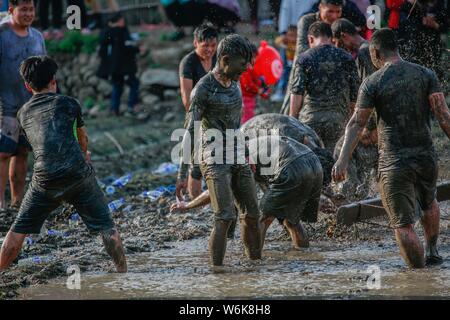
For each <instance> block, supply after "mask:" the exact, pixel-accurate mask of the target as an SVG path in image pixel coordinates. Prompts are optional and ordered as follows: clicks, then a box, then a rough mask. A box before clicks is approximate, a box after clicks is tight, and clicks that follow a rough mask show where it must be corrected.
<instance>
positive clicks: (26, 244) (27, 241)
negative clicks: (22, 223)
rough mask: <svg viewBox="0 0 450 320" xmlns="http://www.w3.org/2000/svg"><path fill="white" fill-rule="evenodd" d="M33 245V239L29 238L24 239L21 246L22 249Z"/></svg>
mask: <svg viewBox="0 0 450 320" xmlns="http://www.w3.org/2000/svg"><path fill="white" fill-rule="evenodd" d="M33 244H34V240H33V238H31V237H25V240H24V241H23V244H22V248H25V247H30V246H32V245H33Z"/></svg>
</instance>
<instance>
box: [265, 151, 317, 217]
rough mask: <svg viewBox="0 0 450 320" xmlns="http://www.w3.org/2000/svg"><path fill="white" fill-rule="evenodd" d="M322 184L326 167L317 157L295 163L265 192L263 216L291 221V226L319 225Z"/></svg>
mask: <svg viewBox="0 0 450 320" xmlns="http://www.w3.org/2000/svg"><path fill="white" fill-rule="evenodd" d="M322 182H323V171H322V166H321V164H320V161H319V159H318V158H317V157H316V156H315V155H314V154H311V155H306V156H303V157H300V158H298V159H296V160H294V161H293V162H292V163H290V164H289V166H288V167H286V168H285V169H284V170H283V171H282V172H281V173H280V175H279V177H278V179H276V181H273V183H271V184H270V185H269V188H268V190H267V191H266V192H265V193H264V196H263V198H262V199H261V202H260V209H261V212H262V215H263V217H267V216H271V217H275V218H277V219H283V220H284V219H287V220H288V221H289V222H290V223H291V224H298V223H299V222H300V220H301V221H305V222H316V221H317V214H318V210H319V202H320V193H321V191H322Z"/></svg>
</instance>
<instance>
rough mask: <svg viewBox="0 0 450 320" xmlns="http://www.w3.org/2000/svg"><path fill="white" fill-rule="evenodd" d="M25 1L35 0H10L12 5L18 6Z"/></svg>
mask: <svg viewBox="0 0 450 320" xmlns="http://www.w3.org/2000/svg"><path fill="white" fill-rule="evenodd" d="M23 2H25V3H30V2H33V3H34V1H33V0H9V1H8V3H9V5H10V6H12V7H17V6H18V5H20V4H21V3H23Z"/></svg>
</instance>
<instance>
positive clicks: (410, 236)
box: [395, 224, 425, 268]
mask: <svg viewBox="0 0 450 320" xmlns="http://www.w3.org/2000/svg"><path fill="white" fill-rule="evenodd" d="M395 238H396V239H397V244H398V247H399V248H400V254H401V256H402V257H403V259H404V260H405V262H406V263H407V264H408V265H409V266H410V267H411V268H423V267H424V266H425V259H424V255H423V246H422V244H421V243H420V240H419V237H418V236H417V234H416V232H415V231H414V229H413V225H412V224H410V225H407V226H406V227H402V228H396V229H395Z"/></svg>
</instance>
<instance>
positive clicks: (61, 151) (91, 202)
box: [0, 56, 127, 272]
mask: <svg viewBox="0 0 450 320" xmlns="http://www.w3.org/2000/svg"><path fill="white" fill-rule="evenodd" d="M57 70H58V66H57V64H56V62H55V61H54V60H53V59H51V58H49V57H47V56H33V57H30V58H28V59H26V60H25V61H24V62H23V63H22V64H21V67H20V74H21V76H22V78H23V80H24V81H25V86H26V88H27V90H29V91H30V92H32V93H33V97H32V98H31V100H30V101H29V102H28V103H26V104H25V105H24V106H23V107H22V108H21V109H20V110H19V114H18V119H19V122H20V124H21V126H22V128H23V129H24V131H25V134H26V136H27V139H28V141H29V142H30V144H31V146H32V148H33V154H34V158H35V165H34V173H33V179H32V181H31V183H30V186H29V188H28V190H27V192H26V194H25V198H24V200H23V202H22V205H21V207H20V209H19V213H18V215H17V217H16V220H15V221H14V223H13V225H12V227H11V229H10V231H9V232H8V234H7V236H6V238H5V242H4V243H3V246H2V250H1V253H0V271H2V270H5V269H6V268H7V267H8V266H9V265H10V264H11V263H12V262H13V261H14V259H15V258H16V257H17V255H18V254H19V251H20V249H21V248H22V243H23V241H24V239H25V237H26V235H27V234H38V233H40V230H41V227H42V226H43V224H44V222H45V220H46V219H47V217H48V216H49V215H50V213H51V212H52V211H53V210H55V209H57V208H58V207H59V206H60V205H61V204H62V203H68V204H71V205H73V206H74V207H75V209H76V210H77V212H78V213H79V215H80V216H81V218H82V220H83V222H84V223H85V224H86V227H87V228H88V230H89V231H91V232H94V233H100V234H101V236H102V238H103V243H104V245H105V249H106V252H107V253H108V254H109V255H110V256H111V257H112V259H113V261H114V263H115V265H116V269H117V271H119V272H126V271H127V264H126V259H125V254H124V250H123V247H122V243H121V240H120V235H119V233H118V231H117V230H116V228H115V225H114V221H113V220H112V217H111V213H110V212H109V208H108V205H107V203H106V198H105V196H104V195H103V192H102V190H101V189H100V187H99V186H98V184H97V180H96V178H95V174H94V172H93V169H92V167H91V165H90V164H87V163H86V162H87V161H90V160H89V152H88V150H87V144H88V137H87V134H86V129H85V128H84V123H83V119H82V117H81V107H80V105H79V104H78V103H77V101H76V100H74V99H72V98H69V97H66V96H62V95H59V94H56V91H57V83H56V80H55V75H56V72H57ZM77 140H78V141H77Z"/></svg>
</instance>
